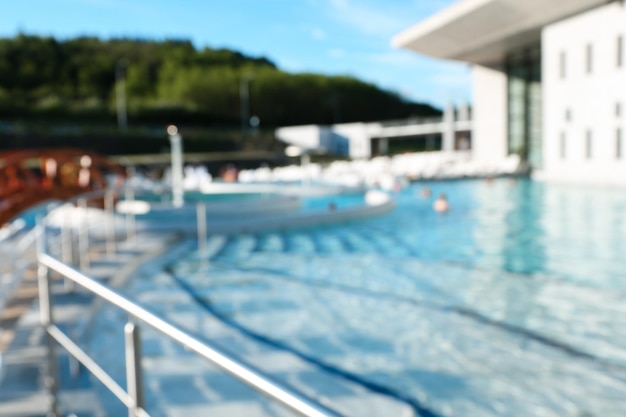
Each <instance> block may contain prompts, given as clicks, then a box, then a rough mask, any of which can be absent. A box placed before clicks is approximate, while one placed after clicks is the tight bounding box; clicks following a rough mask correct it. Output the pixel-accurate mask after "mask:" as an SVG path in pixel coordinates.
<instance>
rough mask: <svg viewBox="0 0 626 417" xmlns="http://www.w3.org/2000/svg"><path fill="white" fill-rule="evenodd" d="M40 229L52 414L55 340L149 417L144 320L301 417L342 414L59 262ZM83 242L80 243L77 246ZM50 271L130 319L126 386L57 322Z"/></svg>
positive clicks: (202, 232)
mask: <svg viewBox="0 0 626 417" xmlns="http://www.w3.org/2000/svg"><path fill="white" fill-rule="evenodd" d="M127 197H130V198H132V196H131V195H127ZM80 201H81V202H80V203H79V206H81V207H86V203H84V201H86V200H85V199H84V197H83V199H82V200H80ZM105 206H106V209H107V210H112V209H111V205H110V203H105ZM197 216H198V237H199V240H200V239H202V240H201V241H199V245H202V243H201V242H205V241H206V218H205V216H206V212H205V207H204V205H198V209H197ZM128 225H129V224H128V223H127V226H128ZM37 227H38V228H39V232H40V233H39V237H40V238H39V239H38V242H37V259H38V263H39V267H38V282H39V300H40V314H41V323H42V325H43V326H44V328H45V330H46V334H47V347H48V371H49V378H48V381H49V385H48V388H49V391H50V394H51V398H52V402H51V411H50V415H51V416H55V417H57V416H59V415H60V414H59V404H58V400H57V394H58V390H59V386H58V382H57V381H58V379H57V375H58V372H57V368H56V366H57V360H56V353H55V352H56V344H57V343H58V344H59V345H61V346H62V347H63V348H64V349H65V350H67V352H68V353H69V354H70V355H71V356H72V357H73V358H74V359H75V360H77V361H78V362H80V363H81V364H82V365H83V366H84V367H85V368H86V369H87V370H89V371H90V372H91V373H92V374H93V375H94V376H95V377H96V378H97V379H98V380H100V382H102V384H103V385H104V386H105V387H106V388H107V389H108V390H109V391H110V392H111V393H112V394H113V395H115V396H116V397H117V398H118V399H119V400H120V401H121V402H122V403H123V404H124V405H125V406H126V407H127V408H128V413H129V417H145V416H148V413H147V412H146V404H145V400H144V395H143V377H142V375H143V372H142V367H141V360H142V354H141V341H140V327H139V326H140V323H143V324H146V325H148V326H150V327H152V328H153V329H155V330H157V331H158V332H160V333H162V334H163V335H165V336H167V337H169V338H170V339H171V340H173V341H175V342H177V343H179V344H181V345H182V346H184V347H186V348H187V349H188V350H190V351H193V352H195V353H196V354H197V355H199V356H200V357H202V358H204V359H206V360H208V361H209V362H210V363H212V364H214V365H216V366H218V367H219V368H221V369H222V370H224V371H226V372H227V373H229V374H230V375H232V376H234V377H235V378H237V379H238V380H240V381H242V382H244V383H246V384H248V385H250V386H251V387H252V388H254V389H255V390H257V391H258V392H260V393H262V394H264V395H265V396H267V397H269V398H272V399H274V400H276V401H278V402H279V403H281V404H283V405H285V406H287V407H288V408H290V409H291V410H293V411H295V412H297V413H298V414H299V415H301V416H306V417H340V414H338V413H336V412H335V411H333V410H331V409H329V408H327V407H325V406H323V405H321V404H319V403H318V402H316V401H314V400H312V399H309V398H307V397H306V396H304V395H303V394H301V393H299V392H297V391H295V390H293V389H290V388H287V387H284V386H282V385H281V384H280V383H277V382H275V381H273V380H271V379H270V378H269V377H267V376H265V375H263V374H262V373H261V372H260V371H259V370H257V369H255V368H253V367H252V366H250V365H248V364H245V363H244V362H242V361H240V360H238V359H235V358H233V357H231V356H229V355H228V354H226V353H224V352H222V351H221V350H219V349H218V348H216V347H213V346H210V345H209V344H207V343H206V342H203V341H201V340H199V339H198V338H196V337H194V336H192V335H190V334H189V333H187V332H185V331H184V330H182V329H180V328H179V327H177V326H175V325H173V324H171V323H169V322H167V321H166V320H163V319H162V318H160V317H158V316H156V315H155V314H153V313H151V312H149V311H148V310H146V309H145V308H143V307H141V306H139V305H137V304H136V303H133V302H132V301H131V300H129V299H127V298H125V297H124V296H122V295H120V294H119V293H117V292H116V291H114V290H112V289H110V288H108V287H106V286H104V285H102V284H100V283H99V282H97V281H96V280H94V279H92V278H90V277H88V276H87V275H85V274H84V273H82V272H80V271H79V270H77V269H74V268H73V267H71V266H69V265H67V264H65V263H64V262H62V261H61V260H59V259H56V258H54V257H53V256H51V255H50V254H48V253H47V248H46V223H45V221H43V222H40V224H39V225H38V226H37ZM61 234H62V236H61V239H62V241H63V240H64V236H63V231H62V233H61ZM106 234H107V236H110V232H107V233H106ZM79 237H80V233H79ZM87 237H88V236H86V237H85V239H86V238H87ZM129 237H131V236H129ZM133 237H134V236H133ZM87 241H88V240H87ZM79 243H80V240H79ZM79 246H81V245H80V244H79ZM107 247H108V248H109V250H110V249H111V246H110V243H107ZM200 248H202V246H200ZM84 250H85V248H84V247H83V248H81V249H80V250H79V252H83V254H84V255H85V252H84ZM62 252H63V249H62ZM80 263H84V262H80ZM83 266H84V265H83ZM50 271H54V272H56V273H58V274H60V275H61V276H63V277H64V278H65V279H67V280H69V281H71V282H72V285H73V284H76V285H79V286H81V287H83V288H85V289H86V290H88V291H90V292H91V293H93V294H94V295H96V296H98V297H100V298H102V299H103V300H105V301H107V302H109V303H110V304H112V305H114V306H116V307H118V308H120V309H122V310H123V311H125V312H126V313H128V315H129V319H128V322H127V323H126V325H125V327H124V334H125V358H126V382H127V389H126V390H125V389H124V388H122V386H120V385H119V384H118V383H117V382H116V381H115V380H114V379H113V378H112V377H111V376H110V375H109V374H107V373H106V372H105V371H104V369H102V368H101V367H100V366H99V365H98V364H97V363H96V361H95V360H94V359H93V358H91V357H90V356H89V355H88V354H87V353H86V352H85V351H84V350H82V349H81V348H80V347H79V346H78V345H77V344H76V343H75V342H74V341H72V340H71V338H70V337H68V336H67V334H65V333H64V332H63V331H62V330H61V329H60V328H59V327H58V326H57V325H56V324H55V320H54V314H53V310H54V309H53V303H54V298H53V297H52V291H51V285H50V277H49V272H50Z"/></svg>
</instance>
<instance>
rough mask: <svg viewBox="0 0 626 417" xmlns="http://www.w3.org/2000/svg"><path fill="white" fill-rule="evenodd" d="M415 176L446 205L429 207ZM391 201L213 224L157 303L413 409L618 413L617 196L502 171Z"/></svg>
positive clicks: (625, 209)
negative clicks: (220, 231) (291, 226)
mask: <svg viewBox="0 0 626 417" xmlns="http://www.w3.org/2000/svg"><path fill="white" fill-rule="evenodd" d="M423 185H428V186H429V187H430V188H432V190H433V196H436V195H437V194H438V193H441V192H443V193H445V194H446V195H447V196H448V200H449V202H450V205H451V210H450V211H449V212H448V213H446V214H437V213H434V212H433V210H432V209H431V205H432V201H433V200H432V198H431V199H429V200H427V199H423V198H421V197H420V193H419V191H420V189H421V187H422V186H423ZM395 197H396V199H397V203H398V204H397V208H396V209H395V210H394V211H393V212H392V213H390V214H388V215H385V216H381V217H376V218H371V219H367V220H359V221H353V222H349V223H345V224H342V225H335V226H332V227H331V226H327V227H316V228H307V229H298V230H282V231H274V232H264V233H255V234H240V235H235V236H228V237H226V236H213V237H212V247H213V256H212V257H211V260H210V262H206V261H203V260H201V259H199V258H198V256H197V254H195V253H192V254H190V255H188V256H187V257H186V258H182V259H178V260H176V262H175V263H173V264H172V265H171V266H170V267H169V268H168V269H167V271H166V272H165V273H164V275H165V276H161V278H160V279H161V280H162V283H163V284H162V292H161V295H160V296H161V297H168V296H169V297H171V296H172V294H173V293H172V291H173V289H174V288H177V289H178V290H179V291H180V292H181V293H184V294H186V295H187V296H188V298H186V299H185V300H184V301H181V299H179V298H176V299H175V300H170V301H169V302H168V301H167V298H165V301H164V299H163V298H161V299H160V300H161V301H160V302H159V303H158V307H157V308H158V310H159V312H160V313H161V314H164V315H166V316H169V317H170V318H173V319H174V320H177V318H178V322H179V323H180V324H181V325H183V326H187V327H192V328H193V330H194V331H198V329H200V328H204V329H206V328H207V327H206V326H208V325H207V324H206V323H205V321H206V322H207V323H208V322H220V323H221V324H224V325H226V326H227V327H229V328H230V329H232V331H233V333H236V334H238V335H239V336H238V338H237V339H233V337H232V336H231V337H229V338H228V339H227V341H225V340H221V341H220V340H219V338H218V340H216V341H215V343H217V344H218V345H219V344H220V343H223V346H224V348H227V349H230V350H234V351H236V352H239V353H240V354H241V355H242V356H243V357H244V358H246V355H247V354H250V350H249V349H246V348H244V347H242V346H245V345H246V343H247V342H246V341H247V340H253V341H254V342H255V343H257V345H260V346H263V347H262V348H259V349H262V350H269V351H280V352H287V353H289V354H290V355H294V356H296V357H297V358H299V359H300V360H302V361H305V362H306V363H307V364H309V365H310V366H311V367H318V368H320V369H323V370H324V372H326V373H327V374H329V375H332V376H333V377H334V378H336V379H338V380H347V381H349V382H350V383H351V384H353V385H354V384H356V385H359V386H360V387H362V388H363V389H365V390H370V391H372V392H374V393H377V394H378V395H383V396H388V397H392V398H394V399H395V400H398V401H400V402H404V403H406V404H408V405H409V408H411V409H412V410H413V412H415V413H416V414H417V415H429V416H520V417H521V416H537V415H541V416H555V417H556V416H559V417H560V416H592V415H593V416H596V415H597V416H622V415H623V411H624V409H626V336H624V332H623V329H624V328H626V314H625V313H626V304H625V303H624V299H625V298H626V279H625V278H626V273H625V272H624V261H623V259H624V255H625V254H626V217H625V216H626V193H625V192H623V191H622V190H615V189H609V188H606V189H600V188H598V189H592V188H584V187H573V186H559V185H548V184H544V183H537V182H532V181H527V180H519V181H515V182H512V181H510V180H506V179H503V180H496V181H492V182H487V181H451V182H434V183H429V184H426V183H422V184H420V185H413V186H411V187H409V188H408V189H405V190H403V191H402V192H401V193H398V194H396V195H395ZM341 198H342V197H333V201H337V204H338V205H341V204H342V201H341V200H340V199H341ZM347 198H348V199H351V198H353V197H347ZM338 199H339V200H338ZM324 204H325V201H324V200H323V199H317V200H316V202H315V203H314V204H313V205H314V206H315V205H320V206H323V205H324ZM133 285H134V287H133V286H131V287H130V288H129V291H132V292H133V293H134V294H137V293H140V292H141V291H140V290H141V285H143V286H144V289H145V284H139V283H135V284H133ZM166 288H167V290H165V289H166ZM151 291H152V292H151V293H150V291H148V293H150V295H146V296H145V297H146V298H145V299H144V301H146V302H154V301H155V300H157V299H159V298H158V296H156V295H155V291H154V288H152V290H151ZM157 292H158V291H157ZM146 294H147V293H146ZM189 300H193V303H190V302H189ZM192 304H193V305H192ZM191 312H193V313H191ZM185 314H191V316H192V317H194V319H193V320H191V321H190V320H189V319H188V317H187V316H185ZM184 317H187V319H185V318H184ZM199 317H201V318H199ZM190 323H191V324H190ZM200 323H204V324H200ZM203 326H204V327H203ZM206 337H207V338H208V339H209V340H211V334H210V332H209V333H207V335H206ZM269 371H270V372H271V369H270V370H269ZM283 376H284V375H283ZM291 378H294V377H293V376H292V377H291ZM301 378H302V379H306V378H305V377H301ZM279 379H280V376H279ZM287 382H293V381H292V380H290V379H289V378H287ZM324 387H326V388H324ZM325 389H326V392H325V393H324V395H325V396H326V397H327V398H330V400H329V401H330V403H331V404H332V403H333V400H335V399H336V398H335V397H337V396H341V392H342V391H341V389H339V392H340V393H339V394H337V390H335V391H333V390H332V389H330V391H329V389H328V388H327V386H321V388H320V390H322V391H324V390H325ZM342 389H343V388H342ZM350 389H353V388H350ZM348 408H349V407H348ZM348 415H350V414H349V413H348ZM352 415H360V412H358V411H357V412H353V414H352ZM371 415H386V414H380V413H379V414H376V413H373V414H371Z"/></svg>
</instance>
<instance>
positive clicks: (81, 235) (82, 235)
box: [78, 198, 89, 271]
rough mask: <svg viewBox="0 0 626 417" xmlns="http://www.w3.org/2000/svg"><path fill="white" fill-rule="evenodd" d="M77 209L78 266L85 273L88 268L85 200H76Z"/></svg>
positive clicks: (87, 225)
mask: <svg viewBox="0 0 626 417" xmlns="http://www.w3.org/2000/svg"><path fill="white" fill-rule="evenodd" d="M78 207H79V208H80V209H81V212H82V214H81V216H80V217H79V219H80V221H79V224H80V226H79V227H78V266H79V267H80V269H82V270H83V271H85V270H86V269H87V268H89V224H88V223H87V200H86V199H85V198H81V199H79V200H78Z"/></svg>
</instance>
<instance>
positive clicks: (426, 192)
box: [420, 186, 431, 198]
mask: <svg viewBox="0 0 626 417" xmlns="http://www.w3.org/2000/svg"><path fill="white" fill-rule="evenodd" d="M430 194H431V192H430V188H429V187H428V186H425V187H424V188H422V192H421V193H420V195H421V196H422V198H430Z"/></svg>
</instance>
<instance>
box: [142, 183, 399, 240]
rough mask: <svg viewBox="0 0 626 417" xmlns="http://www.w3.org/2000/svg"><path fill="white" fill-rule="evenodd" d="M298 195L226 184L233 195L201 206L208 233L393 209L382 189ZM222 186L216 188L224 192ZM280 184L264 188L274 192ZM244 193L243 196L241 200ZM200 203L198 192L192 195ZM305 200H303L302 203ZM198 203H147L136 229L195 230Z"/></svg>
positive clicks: (289, 225)
mask: <svg viewBox="0 0 626 417" xmlns="http://www.w3.org/2000/svg"><path fill="white" fill-rule="evenodd" d="M295 188H297V189H298V190H299V191H298V192H299V193H300V194H299V195H298V196H294V195H292V191H293V190H292V189H290V188H289V187H288V188H287V189H283V190H282V191H281V193H278V194H260V191H259V190H257V189H255V188H254V187H251V188H250V191H252V190H255V191H256V192H255V193H254V194H252V195H248V196H246V194H245V190H246V187H245V186H244V187H233V186H230V187H228V190H230V192H232V193H235V192H236V196H235V197H234V198H233V199H232V200H228V199H225V200H223V201H220V202H207V203H203V205H204V207H205V209H206V221H207V228H208V232H209V233H211V234H214V233H240V232H253V231H261V230H271V229H285V228H294V227H306V226H315V225H323V224H332V223H341V222H345V221H349V220H357V219H363V218H367V217H371V216H378V215H382V214H385V213H388V212H389V211H391V210H393V209H394V207H395V202H394V200H393V198H392V197H391V196H390V195H389V194H386V193H384V192H381V191H375V190H374V191H368V192H367V193H357V194H355V193H354V190H353V189H350V192H349V193H347V192H346V189H345V188H342V189H340V188H336V187H330V188H328V187H305V188H301V187H295ZM226 189H227V187H220V188H219V189H218V190H219V191H216V192H220V193H221V194H220V195H224V194H223V193H224V192H226V193H228V192H227V191H226ZM278 189H280V186H271V187H269V186H268V187H266V188H265V190H267V191H269V190H273V191H277V190H278ZM242 196H244V198H242ZM196 198H197V202H202V201H203V200H202V196H196ZM303 200H304V201H303ZM197 202H195V203H194V202H189V201H188V202H187V203H186V204H185V206H183V207H181V208H175V207H172V206H171V205H169V204H161V203H150V211H149V212H148V213H146V214H145V215H139V216H137V227H138V229H139V230H146V231H167V230H171V231H177V232H180V233H196V232H197Z"/></svg>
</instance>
